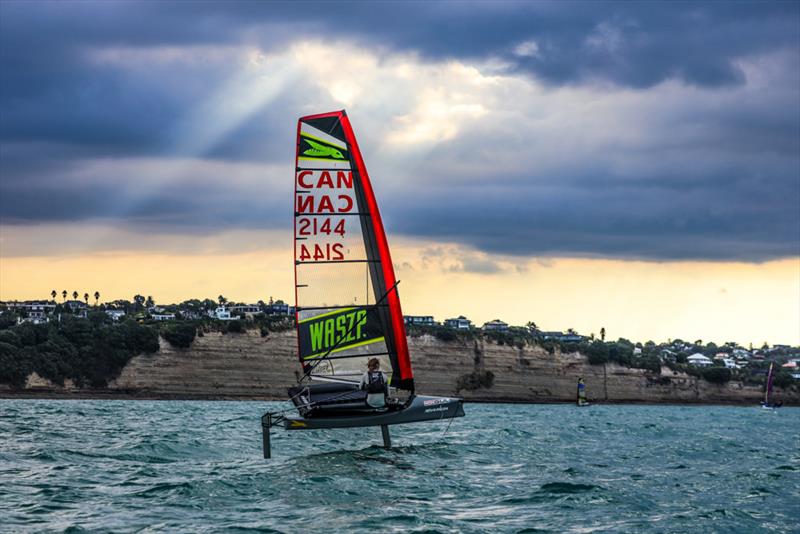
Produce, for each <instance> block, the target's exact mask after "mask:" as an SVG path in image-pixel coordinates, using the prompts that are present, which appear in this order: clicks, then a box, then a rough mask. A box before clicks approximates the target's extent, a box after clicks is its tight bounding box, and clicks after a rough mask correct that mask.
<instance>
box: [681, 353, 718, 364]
mask: <svg viewBox="0 0 800 534" xmlns="http://www.w3.org/2000/svg"><path fill="white" fill-rule="evenodd" d="M686 361H687V362H689V363H690V364H691V365H696V366H698V367H708V366H709V365H713V364H714V362H712V361H711V359H710V358H706V357H705V356H703V355H702V354H700V353H699V352H695V353H694V354H692V355H691V356H689V357H688V358H686Z"/></svg>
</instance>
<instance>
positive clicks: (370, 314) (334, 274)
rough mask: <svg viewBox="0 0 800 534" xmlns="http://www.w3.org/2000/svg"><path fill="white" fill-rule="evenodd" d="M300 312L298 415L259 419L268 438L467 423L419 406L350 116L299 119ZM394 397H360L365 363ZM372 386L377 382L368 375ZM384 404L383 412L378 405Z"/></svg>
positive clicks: (453, 402)
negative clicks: (274, 431) (278, 433)
mask: <svg viewBox="0 0 800 534" xmlns="http://www.w3.org/2000/svg"><path fill="white" fill-rule="evenodd" d="M294 203H295V209H294V213H295V216H294V232H295V261H294V264H295V302H296V316H295V319H296V326H297V352H298V356H299V359H300V363H301V365H302V368H303V374H302V377H301V379H300V380H299V383H298V385H297V386H295V387H292V388H290V389H289V399H290V400H291V401H292V403H293V404H294V407H295V409H296V410H297V412H298V415H297V416H285V415H283V412H270V413H266V414H264V416H263V417H262V429H263V436H264V457H265V458H269V457H270V428H271V427H272V426H276V425H283V427H284V428H286V429H287V430H313V429H321V428H350V427H364V426H381V430H382V434H383V441H384V445H385V446H386V447H389V446H391V440H390V438H389V431H388V425H394V424H404V423H414V422H420V421H434V420H441V419H448V418H454V417H463V416H464V408H463V401H462V400H461V399H458V398H451V397H428V396H418V395H415V393H414V375H413V371H412V369H411V358H410V357H409V352H408V344H407V342H406V333H405V325H404V323H403V313H402V310H401V308H400V297H399V295H398V291H397V285H398V281H397V280H396V279H395V275H394V268H393V265H392V258H391V255H390V253H389V245H388V242H387V240H386V234H385V233H384V230H383V223H382V221H381V217H380V213H379V211H378V205H377V202H376V200H375V196H374V194H373V191H372V185H371V183H370V180H369V175H368V174H367V169H366V166H365V165H364V160H363V159H362V157H361V152H360V150H359V148H358V143H357V142H356V138H355V135H354V133H353V129H352V127H351V125H350V121H349V119H348V117H347V115H346V114H345V112H344V111H336V112H331V113H323V114H320V115H311V116H307V117H302V118H301V119H300V120H299V121H298V126H297V154H296V165H295V200H294ZM374 360H377V364H378V365H379V367H380V369H383V370H386V373H385V374H386V376H387V378H388V380H387V382H388V383H387V384H386V385H387V386H388V388H387V389H388V393H389V394H386V395H378V394H376V393H375V392H374V391H373V392H372V393H371V392H370V391H368V390H367V389H365V388H363V387H362V377H364V376H365V375H364V373H365V371H366V370H367V364H368V362H373V363H374ZM370 376H371V375H370ZM376 396H377V397H382V398H379V399H378V400H379V401H380V402H378V403H377V404H376V403H375V402H373V401H374V399H375V397H376Z"/></svg>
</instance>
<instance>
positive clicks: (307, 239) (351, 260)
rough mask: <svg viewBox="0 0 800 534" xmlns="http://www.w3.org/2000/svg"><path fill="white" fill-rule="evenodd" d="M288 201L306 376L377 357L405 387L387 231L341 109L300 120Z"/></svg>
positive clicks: (408, 385) (406, 364)
mask: <svg viewBox="0 0 800 534" xmlns="http://www.w3.org/2000/svg"><path fill="white" fill-rule="evenodd" d="M294 198H295V200H294V204H295V209H294V214H295V215H294V217H295V257H294V262H295V288H296V289H295V292H296V307H297V335H298V356H299V359H300V361H301V363H302V364H303V366H304V371H305V373H306V374H313V376H335V375H337V376H341V375H342V374H349V373H353V374H355V375H360V373H363V372H364V371H365V370H366V360H367V359H368V358H372V357H378V359H379V360H381V361H382V363H383V365H382V369H383V370H384V371H385V372H386V373H387V374H389V375H390V376H391V381H390V383H391V385H393V386H395V387H399V388H403V389H408V390H413V374H412V371H411V362H410V359H409V356H408V347H407V344H406V339H405V326H404V324H403V319H402V311H401V310H400V300H399V297H398V295H397V288H396V285H397V283H396V280H395V277H394V270H393V266H392V260H391V256H390V254H389V247H388V243H387V241H386V235H385V233H384V230H383V224H382V222H381V219H380V214H379V212H378V206H377V202H376V201H375V197H374V193H373V191H372V185H371V184H370V181H369V176H368V174H367V170H366V167H365V166H364V162H363V159H362V157H361V153H360V151H359V148H358V143H357V142H356V139H355V135H354V134H353V130H352V127H351V126H350V122H349V119H348V118H347V116H346V114H345V113H344V112H343V111H339V112H333V113H324V114H320V115H313V116H308V117H303V118H301V119H300V121H299V123H298V133H297V155H296V162H295V196H294ZM354 215H355V217H353V216H354ZM370 303H373V304H370Z"/></svg>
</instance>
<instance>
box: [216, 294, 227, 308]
mask: <svg viewBox="0 0 800 534" xmlns="http://www.w3.org/2000/svg"><path fill="white" fill-rule="evenodd" d="M217 300H218V301H219V305H220V306H224V305H225V303H226V302H228V299H226V298H225V297H223V296H222V295H220V296H218V297H217Z"/></svg>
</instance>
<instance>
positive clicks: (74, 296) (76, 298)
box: [72, 291, 78, 300]
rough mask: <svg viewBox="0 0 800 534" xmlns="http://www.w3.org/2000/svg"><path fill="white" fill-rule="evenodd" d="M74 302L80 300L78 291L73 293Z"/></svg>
mask: <svg viewBox="0 0 800 534" xmlns="http://www.w3.org/2000/svg"><path fill="white" fill-rule="evenodd" d="M72 300H78V292H77V291H73V292H72Z"/></svg>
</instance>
